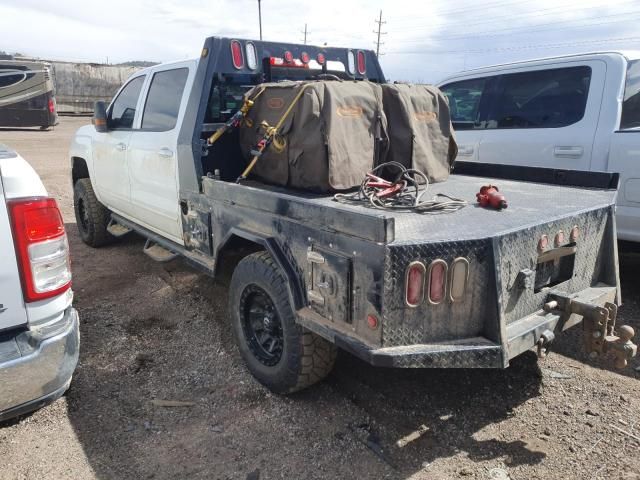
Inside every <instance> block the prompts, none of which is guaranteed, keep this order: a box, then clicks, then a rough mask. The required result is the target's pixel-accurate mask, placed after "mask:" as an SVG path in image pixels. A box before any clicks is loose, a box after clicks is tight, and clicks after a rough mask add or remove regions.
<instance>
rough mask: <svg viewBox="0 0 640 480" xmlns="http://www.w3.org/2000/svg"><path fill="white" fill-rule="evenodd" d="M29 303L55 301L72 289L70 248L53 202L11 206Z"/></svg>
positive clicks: (17, 202) (13, 202) (34, 200)
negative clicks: (53, 299) (52, 299)
mask: <svg viewBox="0 0 640 480" xmlns="http://www.w3.org/2000/svg"><path fill="white" fill-rule="evenodd" d="M7 206H8V207H9V215H10V216H11V226H12V230H13V242H14V245H15V249H16V256H17V259H18V263H19V267H20V275H21V278H22V289H23V293H24V297H25V301H27V302H33V301H37V300H43V299H45V298H49V297H53V296H56V295H59V294H60V293H62V292H64V291H65V290H67V289H68V288H69V287H70V286H71V269H70V264H69V246H68V244H67V236H66V234H65V231H64V223H63V221H62V216H61V215H60V210H58V205H57V204H56V201H55V200H54V199H52V198H42V197H38V198H27V199H18V200H11V201H9V202H7Z"/></svg>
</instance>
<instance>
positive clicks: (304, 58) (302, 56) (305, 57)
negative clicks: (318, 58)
mask: <svg viewBox="0 0 640 480" xmlns="http://www.w3.org/2000/svg"><path fill="white" fill-rule="evenodd" d="M300 60H302V63H305V64H306V63H309V61H310V60H311V59H310V58H309V54H308V53H307V52H302V53H301V54H300Z"/></svg>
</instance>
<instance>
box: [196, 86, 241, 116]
mask: <svg viewBox="0 0 640 480" xmlns="http://www.w3.org/2000/svg"><path fill="white" fill-rule="evenodd" d="M250 88H251V85H244V84H235V83H231V82H224V83H222V82H215V83H214V84H213V86H212V87H211V94H210V95H209V102H208V104H207V111H206V113H205V118H204V123H222V122H226V121H227V120H229V119H230V118H231V117H232V116H233V114H234V113H236V112H237V111H238V109H239V108H240V107H241V106H242V102H243V96H244V94H245V93H246V92H247V91H248V90H249V89H250Z"/></svg>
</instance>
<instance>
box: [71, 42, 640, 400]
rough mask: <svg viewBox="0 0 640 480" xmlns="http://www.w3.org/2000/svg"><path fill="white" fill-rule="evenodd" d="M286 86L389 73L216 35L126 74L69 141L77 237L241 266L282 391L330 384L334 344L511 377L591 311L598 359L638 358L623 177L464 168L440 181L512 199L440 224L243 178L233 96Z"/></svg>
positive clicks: (363, 59)
mask: <svg viewBox="0 0 640 480" xmlns="http://www.w3.org/2000/svg"><path fill="white" fill-rule="evenodd" d="M284 79H293V80H309V81H311V82H315V81H328V82H330V81H340V80H342V81H345V82H347V81H348V82H365V81H366V82H374V83H384V82H385V76H384V74H383V72H382V69H381V68H380V65H379V63H378V61H377V58H376V56H375V54H374V52H372V51H364V50H357V49H349V48H333V47H318V46H311V45H296V44H288V43H276V42H262V41H255V40H241V39H230V38H221V37H211V38H208V39H206V40H205V44H204V46H203V49H202V52H201V56H200V58H199V59H198V60H193V61H184V62H178V63H173V64H166V65H157V66H154V67H151V68H149V69H145V70H141V71H139V72H136V73H135V74H134V75H133V76H132V77H131V78H130V79H129V80H128V81H127V82H126V83H125V84H124V86H123V87H122V88H121V89H120V91H119V92H118V93H117V94H116V96H115V98H114V100H113V101H112V103H111V105H109V106H108V107H106V106H105V105H104V103H102V102H98V103H97V104H96V109H95V113H94V119H93V123H94V125H93V126H91V125H87V126H84V127H82V128H80V129H79V130H78V131H77V132H76V134H75V137H74V139H73V142H72V145H71V148H70V154H69V155H70V161H71V164H72V182H73V185H74V201H75V212H76V218H77V226H78V230H79V233H80V236H81V237H82V240H83V241H84V242H85V243H86V244H88V245H91V246H93V247H98V246H101V245H104V244H105V243H107V242H109V241H110V240H112V239H113V238H114V237H119V236H122V235H125V234H127V233H128V232H130V231H135V232H138V233H140V234H142V235H143V236H144V237H146V238H147V243H146V245H145V248H144V251H145V253H147V254H148V255H149V256H150V257H152V258H154V259H156V260H160V261H162V260H170V259H172V258H174V257H175V256H177V255H180V256H181V257H183V258H184V259H185V260H186V261H188V262H189V263H190V264H191V265H193V266H195V267H196V268H199V269H200V270H202V271H203V272H205V273H206V274H208V275H211V276H214V275H215V274H216V272H217V269H218V266H219V265H220V264H221V263H226V265H227V266H231V267H235V268H234V270H233V276H232V278H231V284H230V288H229V317H230V321H231V324H232V327H233V331H234V334H235V337H236V341H237V342H238V346H239V350H240V353H241V355H242V356H243V358H244V360H245V362H246V363H247V365H248V368H249V370H250V371H251V373H252V374H253V375H254V376H255V377H256V378H257V379H258V380H259V381H260V382H262V383H263V384H265V385H267V386H268V387H269V388H270V389H271V390H273V391H275V392H278V393H290V392H293V391H296V390H300V389H302V388H305V387H307V386H309V385H311V384H313V383H315V382H317V381H319V380H321V379H322V378H323V377H324V376H325V375H327V374H328V372H329V371H330V370H331V368H332V366H333V363H334V359H335V355H336V347H339V348H342V349H345V350H347V351H349V352H351V353H353V354H354V355H356V356H358V357H360V358H362V359H363V360H365V361H366V362H369V363H371V364H372V365H379V366H387V367H398V368H409V367H429V368H461V367H474V368H506V367H507V366H508V365H509V362H510V360H511V359H512V358H514V357H516V356H517V355H520V354H521V353H523V352H525V351H526V350H528V349H530V348H532V347H537V349H538V352H539V353H540V354H543V353H544V350H545V349H546V348H547V347H548V346H549V344H550V343H551V342H552V340H553V339H554V338H555V336H557V335H560V334H561V333H562V332H563V331H564V330H566V329H567V328H570V327H571V326H574V325H576V324H578V323H580V322H584V332H585V347H586V349H587V351H588V352H589V353H594V354H599V353H605V352H607V351H609V352H613V353H614V354H615V355H616V357H617V359H616V363H617V364H618V365H619V366H624V365H626V364H627V361H628V359H629V358H631V357H633V355H635V353H636V347H635V345H633V342H631V338H632V337H633V335H634V332H633V329H631V328H628V327H616V326H615V317H616V312H617V305H619V304H620V290H619V278H618V277H619V276H618V265H617V244H616V242H615V219H614V217H613V211H614V203H615V195H616V191H617V185H618V175H617V174H615V173H606V172H579V171H571V170H557V169H548V168H547V169H545V168H531V167H513V166H506V167H505V166H502V165H500V166H494V165H482V164H478V163H471V162H466V163H465V162H457V163H456V167H455V170H454V174H453V175H451V176H450V177H449V178H448V179H447V181H445V182H441V183H438V184H437V187H436V186H433V188H437V189H438V190H437V191H438V192H439V193H441V194H445V195H448V196H449V197H455V198H463V199H465V200H467V201H468V202H469V203H475V201H476V193H477V192H478V189H479V188H480V187H481V186H483V185H489V184H493V185H496V184H499V187H500V193H501V194H504V195H505V196H506V198H508V200H509V204H508V205H509V208H508V209H506V210H502V211H497V210H488V209H484V208H480V207H479V206H477V205H473V206H472V205H469V206H467V207H466V208H462V209H459V210H456V211H455V212H450V213H446V214H443V215H429V214H423V213H418V212H415V211H399V210H395V209H392V210H390V209H385V210H381V209H376V208H370V204H369V203H368V202H367V203H366V204H364V203H362V202H355V203H350V202H337V201H334V200H335V199H334V197H333V195H331V194H327V193H325V194H320V193H317V192H316V193H314V192H310V191H302V190H299V189H294V188H289V187H278V186H274V185H272V184H268V183H266V182H264V181H260V178H259V177H249V178H246V179H245V177H246V175H245V174H244V171H245V169H247V168H248V165H247V164H248V162H247V160H246V158H245V156H244V155H243V151H242V147H241V146H240V141H239V138H238V137H239V132H238V130H237V129H234V128H233V125H234V124H235V123H237V121H236V120H237V118H238V117H237V115H238V112H240V113H242V110H243V108H244V105H245V102H244V100H243V94H244V93H245V92H247V90H248V89H250V88H251V87H252V86H254V85H257V84H261V83H264V82H265V81H266V82H273V81H279V80H284ZM359 101H360V98H359V97H353V96H352V97H348V96H347V97H345V100H343V101H342V102H343V103H341V104H340V105H339V109H338V110H339V111H353V110H355V111H356V112H357V111H359V110H360V111H361V110H362V109H361V108H360V107H357V108H356V107H354V105H358V103H356V102H359ZM283 102H284V101H283V100H282V99H279V101H277V102H273V103H271V104H269V105H271V106H270V108H273V109H276V108H282V107H283ZM247 105H248V104H247ZM290 108H291V107H290ZM358 109H359V110H358ZM293 115H294V117H293V118H294V119H296V120H299V119H300V118H301V117H299V116H298V117H296V116H295V115H297V113H294V114H293ZM379 118H381V117H379ZM245 120H247V119H245ZM294 122H295V120H294ZM245 123H246V122H245ZM255 125H261V123H260V122H257V123H255ZM227 129H228V131H227ZM214 132H216V134H217V135H212V134H213V133H214ZM223 132H224V134H223ZM213 136H218V138H219V140H218V141H217V142H215V143H213V142H212V141H211V138H212V137H213ZM207 139H209V140H207ZM367 142H371V143H370V144H368V146H371V145H372V144H374V145H377V146H380V147H381V146H382V143H383V142H384V139H382V138H380V137H379V136H378V135H373V134H372V135H370V136H369V137H368V140H367ZM378 142H379V143H378ZM261 146H264V143H260V144H259V145H257V146H254V147H252V148H251V150H249V151H250V152H253V151H255V150H256V149H258V148H261ZM244 153H248V152H244ZM357 153H358V152H357V151H353V152H351V151H347V152H346V155H345V156H344V157H343V158H342V160H341V161H344V162H350V161H351V158H350V155H354V156H355V155H356V154H357ZM372 163H373V159H372ZM249 165H251V164H249ZM361 174H362V176H365V175H367V171H366V170H365V171H361ZM243 179H244V180H243ZM240 258H241V259H240ZM233 260H236V262H237V264H235V265H234V263H233ZM238 260H239V261H238ZM225 270H226V268H225Z"/></svg>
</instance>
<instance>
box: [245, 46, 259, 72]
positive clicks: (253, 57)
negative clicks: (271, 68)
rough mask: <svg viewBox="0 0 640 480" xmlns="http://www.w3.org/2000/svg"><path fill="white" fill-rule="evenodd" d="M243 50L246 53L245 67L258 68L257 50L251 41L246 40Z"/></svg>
mask: <svg viewBox="0 0 640 480" xmlns="http://www.w3.org/2000/svg"><path fill="white" fill-rule="evenodd" d="M244 50H245V53H246V54H247V67H249V70H255V69H256V68H258V52H257V50H256V46H255V45H254V44H253V42H247V44H246V45H245V47H244Z"/></svg>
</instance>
